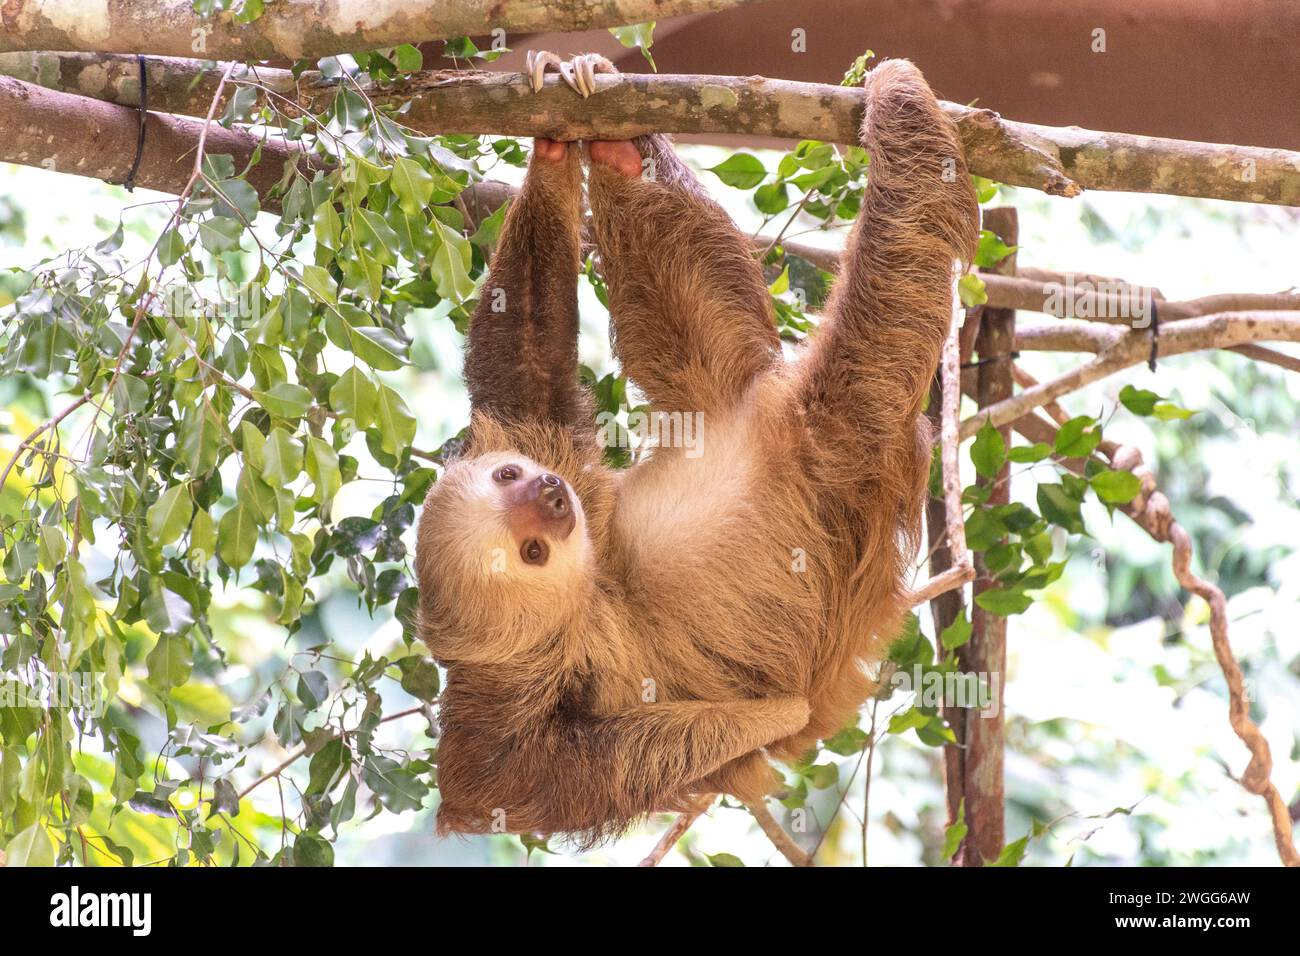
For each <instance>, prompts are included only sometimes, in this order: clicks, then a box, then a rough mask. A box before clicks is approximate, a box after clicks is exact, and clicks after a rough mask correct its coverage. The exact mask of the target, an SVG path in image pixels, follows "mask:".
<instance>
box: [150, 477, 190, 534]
mask: <svg viewBox="0 0 1300 956" xmlns="http://www.w3.org/2000/svg"><path fill="white" fill-rule="evenodd" d="M193 513H194V502H193V501H192V500H191V499H190V492H189V489H188V488H187V487H186V486H185V485H173V486H172V487H170V488H168V489H167V490H166V491H164V492H163V493H162V494H161V495H159V496H158V500H157V501H155V502H154V503H153V504H152V505H151V506H150V508H149V513H148V516H147V518H148V526H149V537H150V538H152V539H153V542H154V544H156V545H158V546H159V547H161V546H163V545H165V544H171V543H172V542H173V541H175V540H176V539H177V538H179V537H180V536H181V534H182V533H183V532H184V531H185V528H186V527H187V526H188V525H189V523H190V515H192V514H193Z"/></svg>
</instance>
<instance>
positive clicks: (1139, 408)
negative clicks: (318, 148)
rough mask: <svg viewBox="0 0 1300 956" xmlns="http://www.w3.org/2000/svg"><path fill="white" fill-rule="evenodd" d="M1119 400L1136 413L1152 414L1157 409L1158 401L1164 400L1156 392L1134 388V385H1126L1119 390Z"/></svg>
mask: <svg viewBox="0 0 1300 956" xmlns="http://www.w3.org/2000/svg"><path fill="white" fill-rule="evenodd" d="M1119 400H1120V402H1122V403H1123V405H1124V407H1125V408H1127V409H1128V410H1129V411H1130V412H1133V413H1134V414H1135V415H1150V414H1151V413H1152V412H1153V411H1154V410H1155V407H1156V403H1157V402H1159V401H1162V399H1161V397H1160V396H1159V395H1157V394H1156V393H1155V392H1152V391H1149V390H1148V389H1145V388H1134V387H1133V386H1132V385H1125V386H1124V387H1123V388H1121V389H1120V390H1119Z"/></svg>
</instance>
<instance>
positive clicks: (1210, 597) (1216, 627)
mask: <svg viewBox="0 0 1300 956" xmlns="http://www.w3.org/2000/svg"><path fill="white" fill-rule="evenodd" d="M1019 377H1021V378H1022V379H1023V380H1025V381H1027V382H1029V383H1032V382H1033V379H1032V378H1029V377H1028V376H1026V375H1025V374H1024V373H1023V372H1021V373H1019ZM1030 387H1031V388H1032V387H1033V385H1032V384H1031V386H1030ZM1048 410H1049V412H1050V413H1051V414H1052V415H1053V417H1054V418H1056V420H1057V421H1058V422H1061V421H1063V419H1064V418H1066V417H1067V416H1066V414H1065V412H1064V411H1062V410H1061V409H1060V408H1059V407H1055V406H1053V405H1050V404H1049V406H1048ZM1013 427H1014V428H1015V429H1016V431H1018V432H1020V433H1021V434H1022V435H1024V436H1025V437H1026V438H1028V439H1029V440H1030V441H1033V442H1040V441H1041V442H1046V443H1047V444H1049V445H1054V444H1055V439H1056V431H1057V429H1056V427H1055V426H1053V425H1052V424H1051V423H1049V422H1046V421H1044V420H1043V419H1041V418H1039V417H1038V416H1037V415H1035V414H1032V413H1031V414H1029V415H1025V416H1023V417H1021V418H1019V419H1017V420H1016V421H1015V422H1014V423H1013ZM1100 447H1101V450H1102V451H1103V452H1104V453H1105V454H1106V456H1107V458H1108V459H1109V464H1110V466H1111V467H1112V468H1117V469H1122V470H1125V471H1131V472H1133V473H1134V474H1137V475H1138V477H1139V478H1140V479H1141V482H1142V487H1141V490H1140V491H1139V492H1138V495H1137V497H1136V498H1134V499H1133V500H1132V501H1131V502H1129V503H1128V504H1126V505H1121V506H1120V510H1121V511H1123V512H1124V513H1125V514H1127V515H1128V516H1129V517H1130V518H1132V519H1133V521H1134V522H1135V523H1136V524H1137V525H1138V526H1139V527H1141V528H1142V529H1143V530H1144V531H1146V532H1147V533H1148V534H1149V535H1151V537H1152V538H1154V539H1155V540H1156V541H1159V542H1167V543H1170V544H1172V545H1173V546H1174V554H1173V566H1174V576H1175V577H1176V578H1177V579H1178V583H1179V584H1181V585H1182V586H1183V587H1184V588H1185V589H1186V590H1188V591H1191V592H1192V593H1194V594H1197V595H1199V596H1200V597H1201V598H1203V599H1204V600H1205V602H1206V603H1207V604H1209V606H1210V639H1211V641H1212V643H1213V645H1214V656H1215V658H1216V660H1217V661H1218V663H1219V668H1220V670H1222V671H1223V677H1224V681H1225V682H1226V683H1227V685H1228V698H1229V703H1228V719H1229V722H1230V723H1231V724H1232V729H1233V732H1234V733H1236V735H1237V736H1238V738H1240V739H1241V741H1242V743H1244V744H1245V745H1246V748H1247V749H1248V750H1249V751H1250V755H1251V756H1250V763H1249V765H1248V766H1247V767H1246V772H1245V773H1244V774H1242V777H1241V785H1242V786H1243V787H1244V788H1245V789H1246V790H1248V791H1249V792H1250V793H1253V794H1256V795H1258V796H1261V797H1263V798H1264V800H1265V802H1266V803H1267V804H1268V808H1269V815H1270V817H1271V820H1272V825H1273V839H1274V843H1275V844H1276V846H1277V852H1278V855H1279V856H1280V857H1281V859H1282V862H1283V863H1284V864H1286V865H1287V866H1300V852H1297V850H1296V846H1295V839H1294V837H1293V835H1292V827H1291V816H1290V812H1289V809H1288V807H1287V805H1286V801H1285V800H1283V799H1282V795H1281V794H1280V793H1279V792H1278V789H1277V787H1276V786H1274V785H1273V782H1272V780H1271V779H1270V775H1271V773H1272V768H1273V759H1272V755H1271V753H1270V752H1269V746H1268V741H1267V740H1265V738H1264V735H1263V734H1262V733H1261V732H1260V729H1259V727H1258V726H1257V725H1256V724H1255V722H1254V721H1253V720H1251V719H1250V704H1249V702H1248V700H1247V697H1246V688H1245V683H1244V679H1243V677H1242V672H1241V667H1240V665H1239V664H1238V663H1237V659H1236V657H1235V656H1234V655H1233V653H1232V645H1231V643H1230V641H1229V640H1228V604H1227V599H1226V597H1225V596H1224V594H1223V591H1222V590H1221V589H1220V588H1219V587H1217V586H1216V585H1214V584H1211V583H1210V582H1209V581H1207V580H1205V579H1204V578H1202V577H1199V576H1198V575H1196V574H1195V573H1194V572H1193V571H1192V540H1191V536H1190V535H1189V534H1188V533H1187V531H1186V530H1185V529H1184V528H1183V527H1182V526H1181V525H1180V524H1178V522H1177V521H1176V520H1175V519H1174V516H1173V513H1172V511H1171V509H1170V506H1169V499H1168V498H1166V497H1165V496H1164V495H1163V494H1161V492H1160V491H1159V490H1158V488H1157V487H1156V480H1155V476H1154V475H1153V474H1152V473H1151V471H1150V470H1149V469H1147V468H1145V467H1144V466H1143V461H1142V454H1141V452H1139V451H1138V450H1137V449H1136V448H1133V447H1131V446H1127V445H1118V444H1116V443H1114V442H1103V443H1102V445H1101V446H1100ZM1062 464H1063V465H1064V466H1065V467H1067V468H1070V469H1071V470H1072V471H1075V472H1077V473H1079V474H1082V473H1083V471H1084V459H1066V460H1064V461H1062Z"/></svg>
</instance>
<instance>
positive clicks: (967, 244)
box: [416, 56, 978, 843]
mask: <svg viewBox="0 0 1300 956" xmlns="http://www.w3.org/2000/svg"><path fill="white" fill-rule="evenodd" d="M534 64H535V68H534V69H533V74H534V77H533V79H534V83H535V85H536V84H537V83H540V79H541V74H542V72H544V70H545V69H546V68H547V66H556V65H560V64H558V61H556V60H555V59H554V58H553V57H546V56H543V57H539V58H538V59H537V60H536V61H534V63H530V68H531V67H533V66H534ZM593 69H594V70H596V71H605V70H610V69H612V67H610V66H609V65H608V63H607V62H605V61H603V60H602V59H601V58H599V57H592V56H588V57H585V58H579V60H577V61H575V62H574V63H571V64H563V65H562V72H564V74H565V79H566V80H568V81H570V84H571V85H573V86H574V87H575V89H578V90H579V91H580V92H583V93H584V94H585V93H586V92H589V91H590V89H591V88H592V85H593V84H592V83H591V72H592V70H593ZM864 100H865V106H866V116H865V120H864V122H863V126H862V145H863V146H864V147H866V150H867V152H868V153H869V154H870V169H869V181H868V184H867V186H866V192H865V196H864V200H863V203H862V210H861V215H860V216H859V219H858V222H857V223H856V225H855V226H854V228H853V231H852V234H851V236H850V238H849V241H848V246H847V249H846V252H845V254H844V259H843V268H842V271H841V274H840V276H839V278H838V279H837V281H836V283H835V288H834V289H833V293H832V296H831V299H830V301H829V303H828V304H827V307H826V310H825V315H824V318H823V320H822V322H821V325H820V327H819V328H818V330H817V332H816V334H815V335H814V336H813V337H812V339H811V341H810V342H809V343H808V344H807V345H806V347H804V349H803V351H802V354H800V355H799V356H798V357H797V359H796V360H793V361H791V360H787V359H784V358H783V356H782V351H781V347H780V342H779V339H778V335H777V332H776V328H775V325H774V322H773V312H772V307H771V301H770V297H769V294H768V290H767V286H766V284H765V282H764V279H763V275H762V271H761V268H760V266H759V264H758V263H757V262H756V261H755V259H754V256H753V252H752V246H751V245H750V244H749V243H748V242H747V241H746V239H745V238H744V237H743V236H742V235H741V234H740V232H739V231H738V230H737V229H736V228H735V226H734V225H733V223H732V222H731V221H730V219H729V218H728V217H727V215H726V214H725V213H724V212H723V211H722V209H721V208H720V207H719V206H718V205H717V204H716V203H714V202H713V201H712V200H710V198H709V197H708V196H707V194H706V193H705V191H704V189H703V188H702V187H701V186H700V185H699V183H697V182H696V180H695V178H694V176H693V175H692V174H691V173H690V171H689V170H688V169H687V168H686V166H685V165H683V163H682V162H681V161H680V160H679V159H678V158H677V156H676V155H675V154H674V152H673V150H672V148H671V146H670V144H669V142H668V141H667V140H666V139H665V138H664V137H662V136H658V135H652V136H643V137H640V138H638V139H636V140H632V141H622V142H592V143H590V144H588V146H587V155H588V160H589V163H588V165H589V184H588V193H589V200H590V207H591V213H592V220H593V222H592V229H593V234H594V239H595V245H596V248H597V250H598V252H599V255H600V263H601V266H602V269H603V272H604V276H605V280H606V282H607V284H608V292H609V309H610V314H611V317H612V323H613V342H614V348H615V353H616V355H617V357H618V358H619V360H620V361H621V363H622V367H623V369H624V371H625V372H626V373H627V375H628V376H629V377H630V378H631V379H632V380H633V381H634V382H635V383H636V384H637V385H638V386H639V387H640V388H641V390H642V391H643V392H644V393H645V396H646V397H647V399H648V400H649V402H650V404H651V406H652V408H653V409H654V410H657V411H663V412H682V413H688V414H691V415H695V414H697V413H702V414H703V419H702V421H703V435H702V437H703V442H702V454H696V453H694V452H692V453H688V452H687V451H686V450H685V449H683V448H680V447H660V448H658V449H656V450H655V451H654V452H653V454H651V455H649V456H648V457H647V458H646V459H645V460H643V461H641V462H640V463H639V464H637V465H636V466H635V467H632V468H631V469H629V470H626V471H615V470H611V469H610V468H607V467H606V466H605V465H604V464H603V458H602V448H601V445H600V443H598V442H597V440H596V434H597V430H596V426H595V420H594V415H593V410H592V405H591V403H590V401H589V398H588V396H587V394H586V393H585V391H584V390H583V388H582V387H581V385H580V384H579V378H578V355H577V338H578V302H577V288H576V286H577V274H578V272H579V265H580V262H579V258H580V248H581V238H580V233H581V229H582V209H583V198H582V165H581V156H580V153H581V149H580V146H579V144H576V143H573V144H570V143H562V142H556V141H552V140H546V139H538V140H537V141H536V144H535V147H534V151H533V156H532V160H531V163H530V165H529V169H528V174H527V178H526V179H525V181H524V184H523V188H522V190H521V192H520V194H519V196H518V198H517V199H516V200H515V202H514V204H513V205H512V206H511V208H510V209H509V212H508V213H507V215H506V219H505V224H504V226H503V228H502V232H501V238H500V242H499V246H498V248H497V250H496V254H495V257H494V258H493V260H492V263H491V269H490V273H489V277H488V279H487V281H486V285H485V287H484V289H483V292H482V297H481V299H480V302H479V306H478V310H477V312H476V313H475V315H474V318H473V321H472V323H471V325H470V329H469V343H468V353H467V357H466V364H465V377H466V380H467V383H468V387H469V394H470V398H471V400H472V405H473V418H472V425H471V429H470V438H469V441H468V442H467V446H466V450H465V453H464V455H463V457H461V458H460V459H459V460H457V461H455V462H454V463H453V464H451V465H449V466H448V467H447V469H446V471H445V473H444V474H443V475H442V477H441V478H440V479H439V480H438V482H437V483H436V484H435V485H434V487H433V489H432V490H431V491H430V493H429V496H428V500H427V501H426V502H425V506H424V512H423V515H422V517H421V519H420V526H419V540H418V548H417V555H416V567H417V572H418V576H419V587H420V611H419V622H420V625H419V626H420V633H421V636H422V637H423V639H424V641H425V642H426V643H427V644H428V647H429V649H430V651H431V652H432V654H433V656H434V657H435V658H436V659H437V660H438V661H440V662H442V663H444V664H445V665H446V667H447V681H446V687H445V689H444V691H443V693H442V697H441V701H440V712H439V723H440V730H441V738H440V743H439V746H438V755H437V766H438V787H439V790H440V791H441V798H442V803H441V807H440V809H439V813H438V829H439V831H440V832H448V831H460V832H494V831H508V832H515V833H517V832H542V833H564V834H570V835H572V836H573V837H574V838H575V839H577V840H578V841H580V842H583V843H590V842H593V841H595V840H598V839H600V838H602V837H606V836H609V835H612V834H615V833H617V832H619V831H620V830H621V829H623V828H624V827H626V826H627V824H628V823H630V822H631V821H633V820H635V819H636V818H638V817H639V816H640V815H642V814H645V813H647V812H649V811H666V810H681V809H685V808H687V807H688V806H690V805H691V804H693V803H694V802H695V800H697V799H698V796H699V795H700V794H703V793H708V792H714V791H721V792H725V793H729V794H732V795H734V796H736V797H737V798H739V799H741V800H743V801H752V800H756V799H761V798H762V797H763V796H764V795H765V794H767V793H769V792H770V791H771V790H772V789H774V787H775V786H776V785H777V783H778V781H779V778H778V777H777V776H776V775H775V774H774V772H773V770H772V768H771V767H770V765H769V763H768V757H775V758H786V759H788V758H792V757H795V756H798V755H799V754H801V753H802V752H804V751H806V750H807V748H808V747H809V746H810V745H812V744H813V743H814V742H815V741H817V740H818V739H820V738H824V737H827V736H830V735H832V734H834V733H835V732H836V731H838V730H840V729H841V728H842V727H844V726H845V724H846V723H847V722H848V721H850V719H851V718H852V717H853V715H854V713H855V711H856V709H857V708H858V707H859V706H860V704H861V703H862V701H863V700H864V699H865V698H866V696H867V695H868V693H869V692H870V691H871V689H872V682H871V679H870V677H869V675H868V673H867V670H866V668H867V666H868V665H870V664H871V663H873V662H877V661H879V660H880V659H881V657H882V656H883V655H884V654H885V653H886V652H887V649H888V644H889V641H890V639H891V638H892V637H894V636H895V634H896V632H897V631H898V629H899V627H900V623H901V618H902V615H903V613H904V611H905V603H906V601H905V594H906V584H905V582H904V571H905V568H906V566H907V564H908V561H909V560H910V558H911V557H912V556H913V555H914V554H915V550H916V541H917V537H918V526H919V522H920V510H921V506H922V503H923V499H924V493H925V491H924V489H925V482H926V476H927V473H928V467H929V462H930V447H931V445H930V435H929V432H928V430H927V428H926V427H924V426H925V421H924V417H923V416H922V415H921V414H920V410H921V404H922V398H923V396H924V395H925V393H926V391H927V388H928V386H929V384H930V380H931V377H932V376H933V374H934V371H935V368H936V366H937V363H938V357H939V352H940V349H941V346H942V343H943V340H944V337H945V334H946V332H947V329H948V326H949V321H950V319H951V315H952V294H953V289H952V282H953V276H954V267H955V265H956V263H958V262H959V261H967V260H969V257H970V256H971V255H972V253H973V249H974V243H975V239H976V236H977V230H978V207H977V205H976V200H975V196H974V192H973V190H972V187H971V184H970V178H969V176H968V175H967V173H966V168H965V164H964V162H963V159H962V153H961V147H960V145H959V143H958V139H957V136H956V131H955V129H954V126H953V124H952V122H951V121H950V120H949V119H948V118H947V117H946V116H945V115H944V113H943V112H942V111H941V110H940V108H939V106H938V104H937V103H936V101H935V98H934V95H933V94H932V93H931V91H930V89H929V87H928V86H927V84H926V82H925V80H924V79H923V78H922V76H921V74H920V72H919V71H917V69H916V68H915V67H913V66H912V65H911V64H910V63H908V62H907V61H905V60H890V61H886V62H883V63H881V64H880V65H879V66H877V67H876V68H875V70H873V71H872V72H871V73H870V74H869V75H868V77H867V80H866V84H865V90H864ZM643 160H650V161H651V162H649V163H645V164H644V167H645V168H646V169H650V170H652V171H653V175H652V176H651V175H643ZM698 450H700V449H697V451H698Z"/></svg>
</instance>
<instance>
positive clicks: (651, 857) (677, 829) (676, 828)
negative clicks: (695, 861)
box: [637, 793, 718, 867]
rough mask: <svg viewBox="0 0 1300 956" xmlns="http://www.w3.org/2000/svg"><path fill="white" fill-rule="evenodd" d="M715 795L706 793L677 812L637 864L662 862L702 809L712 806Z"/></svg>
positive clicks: (655, 864) (649, 864)
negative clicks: (671, 823)
mask: <svg viewBox="0 0 1300 956" xmlns="http://www.w3.org/2000/svg"><path fill="white" fill-rule="evenodd" d="M717 797H718V795H717V794H716V793H706V794H704V795H703V796H702V797H700V799H699V801H698V802H697V803H696V805H695V807H694V808H692V809H690V810H687V811H686V812H685V813H679V814H678V815H677V819H676V820H674V821H673V825H672V826H670V827H669V828H668V829H667V830H665V831H664V835H663V836H661V837H660V838H659V842H658V843H656V844H655V848H654V849H653V850H651V851H650V852H649V854H647V855H646V858H645V859H644V860H642V861H641V862H640V863H638V864H637V866H639V867H641V866H658V865H659V864H660V863H662V862H663V859H664V857H666V856H667V855H668V852H669V851H670V850H671V849H672V848H673V847H675V846H676V845H677V841H678V840H680V839H681V838H682V837H684V836H685V835H686V831H687V830H689V829H690V828H691V825H692V824H693V823H695V821H696V820H698V819H699V818H700V817H701V816H703V815H704V811H706V810H708V809H709V807H710V806H712V804H713V801H714V800H716V799H717Z"/></svg>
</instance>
